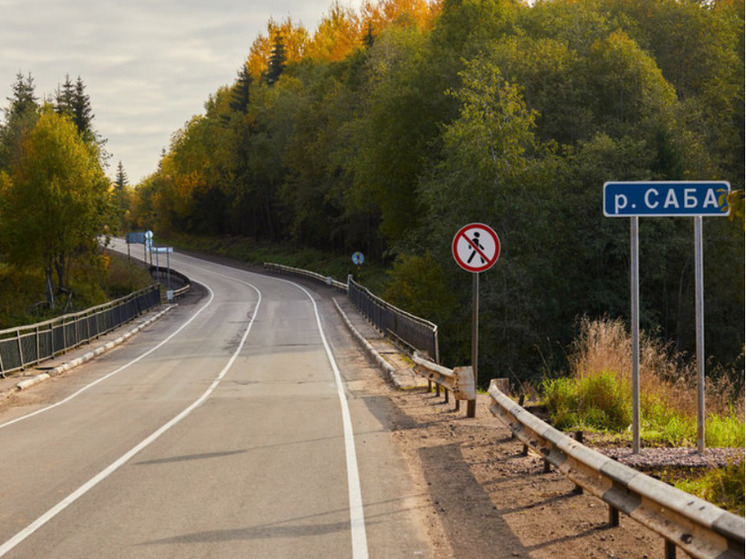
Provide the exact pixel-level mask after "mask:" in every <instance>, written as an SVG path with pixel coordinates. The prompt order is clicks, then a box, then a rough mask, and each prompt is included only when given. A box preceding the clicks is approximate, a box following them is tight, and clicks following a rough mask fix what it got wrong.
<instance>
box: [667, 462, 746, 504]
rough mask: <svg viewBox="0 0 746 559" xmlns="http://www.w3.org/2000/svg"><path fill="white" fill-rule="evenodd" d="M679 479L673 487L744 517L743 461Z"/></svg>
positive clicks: (744, 478)
mask: <svg viewBox="0 0 746 559" xmlns="http://www.w3.org/2000/svg"><path fill="white" fill-rule="evenodd" d="M693 477H694V479H692V478H691V477H690V478H688V479H681V480H679V481H677V482H676V483H675V486H676V487H677V488H678V489H681V490H682V491H686V492H687V493H691V494H692V495H696V496H697V497H700V498H701V499H705V500H706V501H709V502H710V503H713V504H714V505H716V506H718V507H720V508H723V509H725V510H728V511H730V512H732V513H734V514H738V515H740V516H743V515H744V485H745V483H744V480H746V475H744V461H743V460H740V461H736V462H733V463H731V464H729V465H728V466H727V467H726V468H721V469H715V470H708V471H707V472H706V473H705V474H704V475H702V476H693Z"/></svg>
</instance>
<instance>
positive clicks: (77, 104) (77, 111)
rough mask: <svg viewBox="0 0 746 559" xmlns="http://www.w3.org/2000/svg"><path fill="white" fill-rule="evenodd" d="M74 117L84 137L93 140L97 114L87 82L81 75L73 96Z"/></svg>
mask: <svg viewBox="0 0 746 559" xmlns="http://www.w3.org/2000/svg"><path fill="white" fill-rule="evenodd" d="M71 108H72V118H73V122H74V123H75V126H76V127H77V128H78V132H80V135H81V137H82V138H84V139H86V140H93V139H94V138H95V133H94V131H93V118H94V117H95V115H94V114H93V111H92V110H91V99H90V97H88V95H87V94H86V92H85V84H84V83H83V80H82V79H81V77H80V76H78V79H77V81H76V82H75V94H74V95H73V97H72V106H71Z"/></svg>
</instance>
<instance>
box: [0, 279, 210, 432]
mask: <svg viewBox="0 0 746 559" xmlns="http://www.w3.org/2000/svg"><path fill="white" fill-rule="evenodd" d="M205 287H206V288H207V290H208V291H209V292H210V298H209V299H208V300H207V303H205V304H204V305H203V306H202V307H201V308H200V309H199V310H198V311H197V312H196V313H194V315H193V316H192V317H191V318H190V319H189V320H187V321H186V322H185V323H184V324H182V325H181V326H179V328H178V330H176V331H175V332H174V333H173V334H171V335H170V336H169V337H168V338H166V339H165V340H163V341H162V342H161V343H159V344H158V345H157V346H154V347H152V348H150V349H149V350H148V351H146V352H145V353H143V354H142V355H140V356H139V357H136V358H135V359H133V360H132V361H130V362H128V363H125V364H124V365H122V366H121V367H119V368H118V369H116V370H115V371H112V372H111V373H109V374H108V375H105V376H103V377H101V378H99V379H96V380H94V381H93V382H92V383H91V384H88V385H86V386H84V387H83V388H81V389H80V390H78V391H77V392H75V393H73V394H71V395H70V396H68V397H67V398H65V399H64V400H60V401H59V402H56V403H54V404H52V405H51V406H47V407H46V408H42V409H39V410H36V411H35V412H31V413H29V414H26V415H22V416H21V417H17V418H15V419H13V420H11V421H8V422H6V423H2V424H0V429H2V428H3V427H8V426H10V425H13V424H14V423H18V422H19V421H23V420H24V419H29V418H31V417H34V416H35V415H39V414H41V413H44V412H47V411H49V410H52V409H54V408H56V407H58V406H61V405H62V404H66V403H67V402H69V401H70V400H72V399H73V398H77V397H78V396H80V395H81V394H82V393H83V392H85V391H86V390H88V389H89V388H93V387H94V386H96V385H97V384H98V383H100V382H103V381H105V380H106V379H109V378H111V377H113V376H114V375H116V374H119V373H121V372H122V371H124V370H125V369H127V368H128V367H131V366H132V365H134V364H135V363H137V362H138V361H141V360H142V359H144V358H145V357H147V356H148V355H150V354H151V353H153V352H154V351H156V350H158V349H160V348H162V347H163V346H164V345H166V344H167V343H168V342H170V341H171V340H172V339H173V338H174V336H176V335H177V334H178V333H179V332H181V331H182V330H183V329H184V328H186V327H187V326H189V324H191V322H192V321H193V320H194V319H195V318H197V317H198V316H199V314H200V313H201V312H202V311H203V310H205V309H206V308H207V307H208V306H209V305H210V304H211V303H212V300H213V299H214V298H215V294H214V293H213V292H212V289H210V288H209V287H208V286H205Z"/></svg>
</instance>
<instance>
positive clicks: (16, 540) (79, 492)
mask: <svg viewBox="0 0 746 559" xmlns="http://www.w3.org/2000/svg"><path fill="white" fill-rule="evenodd" d="M243 283H245V282H243ZM247 285H249V284H247ZM250 287H251V288H252V289H254V290H255V291H256V293H257V295H258V297H259V298H258V300H257V303H256V308H255V309H254V314H253V316H252V317H251V320H250V321H249V325H248V327H247V328H246V331H245V332H244V334H243V337H242V338H241V342H240V343H239V344H238V348H237V349H236V351H235V352H234V353H233V355H231V358H230V359H229V360H228V363H227V364H226V365H225V367H223V370H222V371H220V373H219V374H218V376H217V377H215V380H214V381H213V382H212V384H211V385H210V387H209V388H208V389H207V390H206V391H205V392H204V393H203V394H202V396H200V397H199V398H198V399H197V400H196V401H195V402H194V403H193V404H192V405H190V406H189V407H188V408H186V409H185V410H184V411H182V412H181V413H180V414H179V415H177V416H176V417H174V418H173V419H172V420H171V421H169V422H168V423H166V424H165V425H164V426H163V427H161V428H160V429H158V430H157V431H155V432H154V433H153V434H152V435H150V436H149V437H147V438H146V439H145V440H143V441H142V442H141V443H139V444H138V445H136V446H135V447H134V448H132V449H131V450H130V451H129V452H127V453H126V454H124V455H123V456H122V457H120V458H119V459H118V460H116V461H115V462H113V463H112V464H110V465H109V466H108V467H107V468H105V469H104V470H102V471H101V472H100V473H99V474H97V475H96V476H94V477H93V478H91V479H90V480H89V481H88V482H86V483H85V484H83V485H81V486H80V487H79V488H78V489H76V490H75V491H73V492H72V493H71V494H70V495H68V496H67V497H65V498H64V499H63V500H62V501H60V502H59V503H57V504H56V505H55V506H54V507H52V508H51V509H49V510H48V511H47V512H45V513H44V514H43V515H41V516H40V517H39V518H37V519H36V520H35V521H33V522H32V523H31V524H29V525H28V526H27V527H26V528H24V529H23V530H21V531H20V532H18V533H17V534H16V535H15V536H13V537H12V538H11V539H9V540H8V541H6V542H5V543H4V544H2V545H0V557H3V556H4V555H5V554H6V553H8V552H9V551H10V550H12V549H13V548H14V547H16V546H17V545H18V544H20V543H21V542H23V541H24V540H25V539H26V538H28V537H29V536H30V535H31V534H33V533H34V532H36V531H37V530H38V529H39V528H41V527H42V526H44V525H45V524H46V523H47V522H49V521H50V520H52V519H53V518H54V517H55V516H57V515H58V514H59V513H61V512H62V511H64V510H65V509H66V508H67V507H69V506H70V505H71V504H72V503H74V502H75V501H77V500H78V499H79V498H80V497H82V496H83V495H85V494H86V493H88V491H90V490H91V489H93V488H94V487H95V486H96V485H98V484H99V483H101V482H102V481H103V480H105V479H106V478H107V477H109V476H110V475H111V474H112V473H114V472H115V471H116V470H117V469H119V468H120V467H121V466H122V465H124V464H125V463H126V462H127V461H129V460H130V459H131V458H132V457H133V456H135V455H136V454H137V453H138V452H140V451H141V450H143V449H144V448H146V447H147V446H149V445H150V444H152V443H153V442H154V441H155V440H156V439H158V438H159V437H160V436H161V435H163V433H165V432H166V431H168V430H169V429H171V428H172V427H173V426H174V425H177V424H178V423H179V422H181V421H182V420H183V419H184V418H185V417H187V416H188V415H189V414H190V413H192V411H194V410H195V409H196V408H197V407H199V406H200V405H202V404H203V403H204V402H205V400H207V398H208V397H209V396H210V395H211V394H212V393H213V391H214V390H215V388H217V386H218V384H220V381H221V380H222V379H223V377H224V376H225V375H226V373H227V372H228V370H229V369H230V368H231V366H232V365H233V363H234V362H235V360H236V358H237V357H238V354H239V353H240V352H241V350H242V349H243V346H244V344H245V343H246V338H247V337H248V336H249V332H250V331H251V327H252V326H253V324H254V320H255V318H256V315H257V312H258V311H259V305H260V304H261V302H262V295H261V293H260V292H259V290H258V289H257V288H256V287H254V286H253V285H250ZM207 289H208V290H209V289H210V288H209V287H208V288H207ZM210 301H212V290H210ZM208 304H209V302H208ZM206 306H207V305H205V307H206ZM205 307H202V309H200V312H201V311H202V310H203V309H204V308H205ZM195 316H196V315H195ZM193 319H194V317H192V320H193ZM190 321H191V320H190ZM187 324H188V323H187ZM184 326H186V324H185V325H184ZM182 328H183V326H182ZM179 330H181V328H180V329H179ZM179 330H177V332H176V333H178V331H179ZM171 337H173V336H171ZM164 343H165V342H164ZM161 345H162V344H161ZM154 349H156V348H154ZM152 351H153V350H151V352H152ZM148 353H150V352H148ZM145 355H147V354H143V355H142V356H141V357H140V358H138V360H139V359H141V358H142V357H144V356H145ZM110 376H111V375H110Z"/></svg>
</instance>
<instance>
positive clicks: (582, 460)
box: [489, 379, 745, 559]
mask: <svg viewBox="0 0 746 559" xmlns="http://www.w3.org/2000/svg"><path fill="white" fill-rule="evenodd" d="M489 394H490V397H491V399H492V403H491V407H490V411H491V412H492V414H493V415H494V416H495V417H497V418H499V419H500V420H501V421H503V423H505V424H506V425H507V426H508V427H509V428H510V430H511V431H512V432H513V433H514V434H515V436H517V437H518V438H519V439H521V441H523V443H524V444H525V445H527V447H530V448H531V449H533V450H534V451H535V452H537V453H538V454H540V455H541V456H543V457H544V459H545V460H546V461H547V462H548V463H550V464H552V465H553V466H555V467H556V468H557V469H558V470H559V471H560V472H562V473H563V474H564V475H565V476H567V477H568V478H570V479H571V480H572V481H574V482H575V483H576V484H577V485H578V486H580V487H582V488H583V489H587V490H588V491H590V492H591V493H592V494H594V495H595V496H597V497H599V498H600V499H601V500H603V501H604V502H605V503H607V504H608V505H609V507H610V509H609V510H610V514H609V518H610V520H611V523H612V524H616V523H618V514H619V511H621V512H623V513H625V514H627V515H628V516H629V517H630V518H633V519H634V520H636V521H637V522H639V523H640V524H643V525H644V526H646V527H648V528H650V529H651V530H653V531H654V532H656V533H658V534H659V535H661V536H663V537H664V538H665V540H666V557H667V558H669V559H670V558H673V557H675V556H676V548H677V547H679V548H681V549H683V550H684V551H686V553H688V554H689V555H691V556H692V557H698V558H708V559H709V558H720V559H725V558H737V557H744V532H745V524H744V519H743V518H741V517H740V516H737V515H735V514H732V513H730V512H727V511H725V510H723V509H721V508H719V507H716V506H715V505H713V504H711V503H708V502H707V501H704V500H702V499H699V498H698V497H694V496H693V495H690V494H688V493H685V492H684V491H680V490H678V489H676V488H674V487H671V486H670V485H667V484H665V483H663V482H661V481H658V480H656V479H654V478H652V477H650V476H647V475H645V474H643V473H641V472H638V471H637V470H635V469H633V468H630V467H628V466H625V465H624V464H621V463H619V462H617V461H615V460H614V459H612V458H609V457H607V456H604V455H603V454H600V453H598V452H596V451H594V450H591V449H589V448H587V447H585V446H583V445H582V444H581V443H579V442H577V441H575V440H574V439H571V438H570V437H568V436H567V435H565V434H563V433H561V432H560V431H558V430H557V429H555V428H553V427H551V426H550V425H548V424H546V423H544V422H543V421H542V420H540V419H539V418H538V417H536V416H534V415H532V414H531V413H529V412H528V411H526V410H525V409H524V408H522V407H521V406H519V405H518V404H516V403H515V402H513V400H511V399H510V398H509V397H508V396H507V395H506V394H504V393H503V392H502V391H500V390H499V388H498V381H497V380H496V379H493V380H492V382H491V384H490V389H489ZM615 519H616V522H615Z"/></svg>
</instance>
